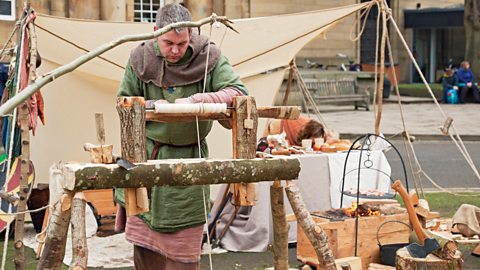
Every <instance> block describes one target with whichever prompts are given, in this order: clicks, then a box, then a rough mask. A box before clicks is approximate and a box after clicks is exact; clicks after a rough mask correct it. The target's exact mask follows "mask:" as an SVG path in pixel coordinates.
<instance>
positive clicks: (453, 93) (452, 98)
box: [445, 89, 459, 104]
mask: <svg viewBox="0 0 480 270" xmlns="http://www.w3.org/2000/svg"><path fill="white" fill-rule="evenodd" d="M458 101H459V100H458V91H457V90H455V89H449V90H448V91H447V98H446V100H445V102H446V103H448V104H458Z"/></svg>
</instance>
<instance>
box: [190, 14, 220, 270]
mask: <svg viewBox="0 0 480 270" xmlns="http://www.w3.org/2000/svg"><path fill="white" fill-rule="evenodd" d="M216 16H217V15H216V14H215V13H212V19H213V22H211V23H210V32H209V35H208V40H207V57H206V60H205V73H204V77H203V89H202V93H205V90H206V88H207V76H208V60H209V57H210V40H211V38H212V24H213V23H215V22H216ZM198 122H199V120H198V116H195V123H196V127H197V143H198V156H199V157H200V158H202V152H201V147H200V146H201V145H200V128H199V123H198ZM202 194H203V196H202V197H203V210H204V211H203V212H204V214H205V227H206V228H207V245H208V262H209V265H210V270H213V262H212V246H211V243H210V237H209V233H208V213H207V201H206V199H205V186H202Z"/></svg>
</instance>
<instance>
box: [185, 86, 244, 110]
mask: <svg viewBox="0 0 480 270" xmlns="http://www.w3.org/2000/svg"><path fill="white" fill-rule="evenodd" d="M235 96H243V93H242V92H240V91H239V90H237V89H235V88H225V89H222V90H220V91H217V92H211V93H198V94H195V95H193V96H191V97H190V98H191V99H192V101H193V103H227V105H228V106H230V105H231V104H232V100H233V97H235Z"/></svg>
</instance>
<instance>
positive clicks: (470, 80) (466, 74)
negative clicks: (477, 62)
mask: <svg viewBox="0 0 480 270" xmlns="http://www.w3.org/2000/svg"><path fill="white" fill-rule="evenodd" d="M457 78H458V86H459V88H460V103H465V98H466V97H467V93H468V92H469V91H470V90H471V91H472V94H473V99H474V101H475V103H480V95H479V93H478V87H477V84H476V83H475V77H474V76H473V72H472V70H471V69H470V63H469V62H468V61H463V62H462V63H461V64H460V68H459V69H458V70H457Z"/></svg>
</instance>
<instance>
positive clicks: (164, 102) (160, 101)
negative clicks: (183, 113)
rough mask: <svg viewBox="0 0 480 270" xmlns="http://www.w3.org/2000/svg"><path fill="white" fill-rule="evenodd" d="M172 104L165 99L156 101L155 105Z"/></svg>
mask: <svg viewBox="0 0 480 270" xmlns="http://www.w3.org/2000/svg"><path fill="white" fill-rule="evenodd" d="M168 103H170V102H168V101H166V100H165V99H157V100H155V104H168Z"/></svg>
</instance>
